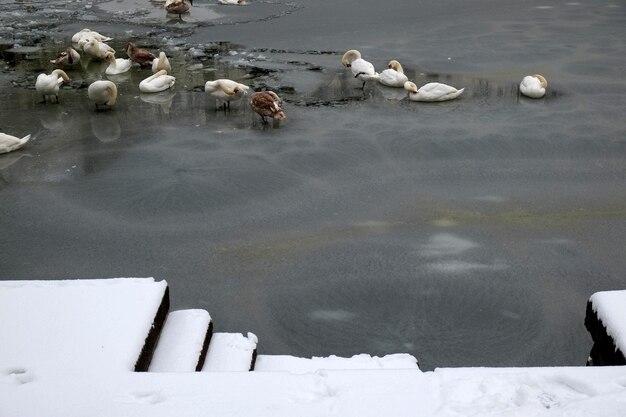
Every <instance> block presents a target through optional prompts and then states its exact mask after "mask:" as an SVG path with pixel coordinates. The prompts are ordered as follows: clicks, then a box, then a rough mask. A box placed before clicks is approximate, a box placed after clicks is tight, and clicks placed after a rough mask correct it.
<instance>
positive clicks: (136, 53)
mask: <svg viewBox="0 0 626 417" xmlns="http://www.w3.org/2000/svg"><path fill="white" fill-rule="evenodd" d="M126 55H128V57H129V58H130V60H131V61H133V62H136V63H137V64H139V65H141V67H142V68H144V67H149V66H151V65H152V62H153V61H154V59H155V58H156V56H155V55H154V54H153V53H152V52H150V51H147V50H145V49H141V48H137V47H136V46H135V44H134V43H132V42H128V44H127V45H126Z"/></svg>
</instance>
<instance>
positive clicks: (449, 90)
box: [404, 81, 465, 101]
mask: <svg viewBox="0 0 626 417" xmlns="http://www.w3.org/2000/svg"><path fill="white" fill-rule="evenodd" d="M404 89H405V90H407V91H408V92H409V99H410V100H412V101H446V100H452V99H455V98H457V97H458V96H460V95H461V93H463V91H464V90H465V89H464V88H461V89H460V90H457V89H456V88H454V87H452V86H450V85H447V84H443V83H428V84H424V85H423V86H421V87H420V88H419V90H418V89H417V86H416V85H415V83H413V82H411V81H407V82H406V83H404Z"/></svg>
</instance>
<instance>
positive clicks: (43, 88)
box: [35, 69, 70, 103]
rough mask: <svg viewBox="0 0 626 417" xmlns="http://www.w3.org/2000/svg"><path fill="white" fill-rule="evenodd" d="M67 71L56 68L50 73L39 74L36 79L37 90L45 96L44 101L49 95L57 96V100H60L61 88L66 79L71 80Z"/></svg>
mask: <svg viewBox="0 0 626 417" xmlns="http://www.w3.org/2000/svg"><path fill="white" fill-rule="evenodd" d="M69 80H70V77H68V76H67V74H66V73H65V71H63V70H60V69H55V70H54V71H52V72H51V73H50V74H39V75H38V76H37V81H35V90H37V92H38V93H40V94H41V95H42V96H43V101H42V103H45V102H46V97H47V96H55V97H56V102H57V103H58V102H59V88H60V87H61V84H63V82H65V81H69Z"/></svg>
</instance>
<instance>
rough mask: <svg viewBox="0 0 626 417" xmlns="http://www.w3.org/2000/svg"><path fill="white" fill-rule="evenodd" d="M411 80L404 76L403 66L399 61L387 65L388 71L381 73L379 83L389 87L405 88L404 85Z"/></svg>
mask: <svg viewBox="0 0 626 417" xmlns="http://www.w3.org/2000/svg"><path fill="white" fill-rule="evenodd" d="M408 80H409V79H408V78H407V76H406V75H404V70H403V69H402V65H400V63H399V62H398V61H396V60H395V59H394V60H391V61H389V64H388V65H387V69H386V70H384V71H383V72H381V73H380V77H379V78H378V82H379V83H381V84H383V85H386V86H387V87H404V83H405V82H407V81H408Z"/></svg>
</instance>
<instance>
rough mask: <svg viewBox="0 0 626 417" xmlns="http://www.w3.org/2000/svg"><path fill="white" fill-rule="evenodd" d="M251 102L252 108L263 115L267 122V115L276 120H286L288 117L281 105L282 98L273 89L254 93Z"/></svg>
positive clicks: (262, 117)
mask: <svg viewBox="0 0 626 417" xmlns="http://www.w3.org/2000/svg"><path fill="white" fill-rule="evenodd" d="M249 103H250V108H251V109H252V110H254V112H256V113H257V114H258V115H259V116H261V119H262V120H263V123H267V120H265V118H266V117H270V118H272V119H276V120H285V119H286V118H287V115H285V111H284V110H283V108H282V107H281V104H282V100H281V99H280V97H278V95H277V94H276V93H275V92H273V91H260V92H257V93H252V94H251V95H250V100H249Z"/></svg>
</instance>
